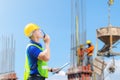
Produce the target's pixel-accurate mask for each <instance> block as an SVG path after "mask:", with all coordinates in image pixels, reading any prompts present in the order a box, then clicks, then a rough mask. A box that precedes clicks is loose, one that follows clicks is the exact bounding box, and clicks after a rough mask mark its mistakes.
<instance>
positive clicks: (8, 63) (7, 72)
mask: <svg viewBox="0 0 120 80" xmlns="http://www.w3.org/2000/svg"><path fill="white" fill-rule="evenodd" d="M0 42H1V44H0V55H1V56H0V80H17V77H16V73H15V40H14V38H13V35H11V36H6V35H2V36H1V37H0Z"/></svg>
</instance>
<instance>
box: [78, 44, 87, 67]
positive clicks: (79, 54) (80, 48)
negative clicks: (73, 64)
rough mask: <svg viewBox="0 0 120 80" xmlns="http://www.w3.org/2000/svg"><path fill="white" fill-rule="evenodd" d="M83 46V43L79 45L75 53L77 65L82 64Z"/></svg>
mask: <svg viewBox="0 0 120 80" xmlns="http://www.w3.org/2000/svg"><path fill="white" fill-rule="evenodd" d="M83 48H84V46H83V45H80V47H79V48H78V50H77V55H78V56H79V63H80V64H79V65H82V63H83V59H84V52H85V51H84V49H83Z"/></svg>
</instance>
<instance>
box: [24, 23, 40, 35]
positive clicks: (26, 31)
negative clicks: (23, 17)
mask: <svg viewBox="0 0 120 80" xmlns="http://www.w3.org/2000/svg"><path fill="white" fill-rule="evenodd" d="M37 29H39V26H38V25H36V24H33V23H29V24H27V25H26V26H25V28H24V34H25V36H27V37H30V36H31V34H32V32H33V31H34V30H37Z"/></svg>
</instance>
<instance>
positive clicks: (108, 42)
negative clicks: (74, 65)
mask: <svg viewBox="0 0 120 80" xmlns="http://www.w3.org/2000/svg"><path fill="white" fill-rule="evenodd" d="M113 3H114V0H108V26H107V27H101V28H99V29H97V30H96V35H97V36H96V42H97V45H96V51H97V58H95V60H94V62H93V65H94V71H95V73H96V75H97V77H96V79H95V80H105V78H106V76H105V71H104V70H105V69H106V66H107V63H106V62H105V58H110V59H112V60H111V65H109V66H108V74H112V73H114V72H115V70H116V69H115V68H116V65H115V56H120V52H116V51H114V50H115V48H117V45H118V44H119V40H120V27H118V26H112V25H111V22H110V17H111V16H110V7H111V6H112V5H113ZM98 40H100V41H101V42H102V43H103V44H104V45H103V47H102V48H101V49H99V41H98ZM98 57H99V58H98ZM109 61H110V60H109ZM108 74H107V76H108Z"/></svg>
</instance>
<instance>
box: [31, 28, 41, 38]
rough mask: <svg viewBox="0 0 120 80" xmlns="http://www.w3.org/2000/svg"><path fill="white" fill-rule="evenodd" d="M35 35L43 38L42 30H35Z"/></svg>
mask: <svg viewBox="0 0 120 80" xmlns="http://www.w3.org/2000/svg"><path fill="white" fill-rule="evenodd" d="M33 36H34V37H36V38H43V35H42V31H41V30H40V29H37V30H35V31H34V32H33Z"/></svg>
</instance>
